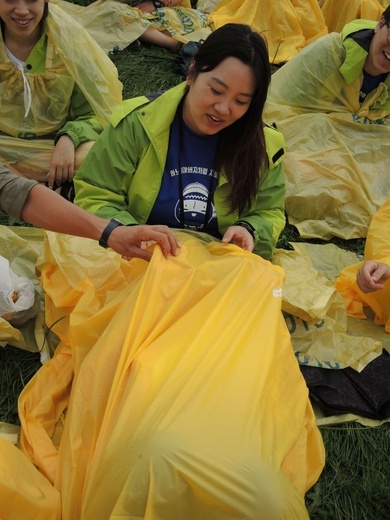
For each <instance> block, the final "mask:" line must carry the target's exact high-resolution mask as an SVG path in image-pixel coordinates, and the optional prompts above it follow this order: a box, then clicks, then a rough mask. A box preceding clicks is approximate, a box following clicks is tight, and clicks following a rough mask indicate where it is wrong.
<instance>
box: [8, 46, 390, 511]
mask: <svg viewBox="0 0 390 520" xmlns="http://www.w3.org/2000/svg"><path fill="white" fill-rule="evenodd" d="M110 57H111V59H112V60H113V62H114V63H115V64H116V66H117V67H118V71H119V77H120V79H121V80H122V82H123V84H124V98H129V97H133V96H138V95H142V94H147V93H150V92H156V91H160V90H165V89H167V88H170V87H172V86H174V85H176V84H177V83H179V82H180V81H182V80H183V79H184V77H183V76H180V75H179V74H177V73H175V72H174V67H175V64H176V58H175V56H174V55H173V54H171V53H169V52H168V51H166V50H164V49H158V48H152V47H146V46H141V48H139V49H137V48H132V49H128V50H125V51H122V52H120V53H118V54H111V56H110ZM0 224H4V225H18V224H20V223H19V222H17V221H15V220H14V219H10V218H9V217H6V216H0ZM291 241H301V239H300V238H299V235H298V233H297V231H296V229H295V228H294V227H293V226H290V225H287V226H286V229H285V230H284V232H283V234H282V236H281V238H280V240H279V243H278V246H279V247H284V248H288V247H289V246H288V242H291ZM316 242H317V243H318V242H320V243H321V241H316ZM333 242H334V243H336V244H337V245H338V246H339V247H342V248H344V249H348V250H352V251H356V252H358V253H362V252H363V249H364V240H362V239H359V240H350V241H343V240H340V239H335V240H333ZM39 366H40V363H39V355H38V354H31V353H28V352H24V351H20V350H18V349H15V348H12V347H6V348H4V349H1V348H0V421H7V422H11V423H18V417H17V398H18V395H19V393H20V391H21V389H22V388H23V386H24V385H25V384H26V382H27V381H28V380H29V378H30V377H31V376H32V375H33V374H34V373H35V372H36V370H38V368H39ZM321 432H322V435H323V439H324V443H325V448H326V452H327V463H326V467H325V470H324V471H323V473H322V475H321V477H320V479H319V481H318V483H317V484H316V485H315V486H314V487H313V488H312V489H311V490H310V491H309V492H308V494H307V497H306V502H307V507H308V511H309V514H310V518H311V520H387V519H390V459H389V453H390V425H389V424H385V425H383V426H380V427H378V428H364V427H361V426H359V425H358V424H355V423H353V424H344V425H341V426H335V427H332V428H330V427H326V428H321Z"/></svg>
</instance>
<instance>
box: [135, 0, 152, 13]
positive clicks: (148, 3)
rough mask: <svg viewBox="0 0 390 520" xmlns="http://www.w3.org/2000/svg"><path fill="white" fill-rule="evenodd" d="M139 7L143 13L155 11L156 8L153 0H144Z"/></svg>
mask: <svg viewBox="0 0 390 520" xmlns="http://www.w3.org/2000/svg"><path fill="white" fill-rule="evenodd" d="M137 9H139V10H140V11H142V12H143V13H153V12H154V11H155V10H156V8H155V7H154V3H153V2H152V0H143V2H141V3H139V4H138V5H137Z"/></svg>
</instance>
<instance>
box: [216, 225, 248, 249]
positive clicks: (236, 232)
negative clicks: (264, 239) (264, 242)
mask: <svg viewBox="0 0 390 520" xmlns="http://www.w3.org/2000/svg"><path fill="white" fill-rule="evenodd" d="M222 242H223V243H225V244H228V243H229V242H233V244H235V245H236V246H239V247H241V248H242V249H244V251H249V252H250V253H252V251H253V248H254V247H255V244H254V241H253V237H252V235H251V234H250V233H249V231H248V230H247V229H245V228H244V227H242V226H230V227H229V228H228V229H227V231H226V233H225V234H224V235H223V237H222Z"/></svg>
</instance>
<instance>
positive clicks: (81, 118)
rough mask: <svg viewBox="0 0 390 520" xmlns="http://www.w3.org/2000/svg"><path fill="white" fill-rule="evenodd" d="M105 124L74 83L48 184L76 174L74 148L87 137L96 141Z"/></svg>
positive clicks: (55, 149) (51, 184) (52, 159)
mask: <svg viewBox="0 0 390 520" xmlns="http://www.w3.org/2000/svg"><path fill="white" fill-rule="evenodd" d="M102 130H103V127H102V125H101V124H100V123H99V121H98V119H97V118H96V116H95V114H94V113H93V110H92V108H91V106H90V104H89V103H88V101H87V99H86V98H85V96H84V94H83V93H82V92H81V90H80V89H79V87H78V86H77V85H75V87H74V89H73V93H72V98H71V102H70V108H69V114H68V120H67V121H66V122H65V124H64V125H63V126H62V127H61V128H60V129H59V131H58V132H57V135H56V138H55V146H54V151H53V155H52V158H51V162H50V169H49V173H48V186H49V187H50V188H52V187H53V185H54V183H56V184H57V185H58V186H60V185H61V184H63V183H64V182H67V181H71V180H72V179H73V177H74V174H75V170H74V163H75V150H76V148H78V146H80V145H81V144H83V143H85V142H87V141H96V139H97V138H98V136H99V134H100V133H101V132H102Z"/></svg>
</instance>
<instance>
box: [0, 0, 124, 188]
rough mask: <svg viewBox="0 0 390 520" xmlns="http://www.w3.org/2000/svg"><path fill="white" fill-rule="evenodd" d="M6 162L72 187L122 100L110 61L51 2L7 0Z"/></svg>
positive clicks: (3, 10)
mask: <svg viewBox="0 0 390 520" xmlns="http://www.w3.org/2000/svg"><path fill="white" fill-rule="evenodd" d="M0 24H1V34H0V96H1V107H0V161H1V162H3V163H5V164H6V165H7V166H8V167H9V169H10V170H11V171H12V172H13V173H15V174H17V175H19V176H23V177H28V178H32V179H35V180H38V181H39V182H42V183H46V182H47V183H48V185H49V186H50V187H53V186H54V184H57V185H61V184H63V183H64V182H66V181H70V180H71V179H72V178H73V176H74V173H75V171H76V170H77V168H78V166H79V165H80V163H81V162H82V160H83V158H84V157H85V155H86V153H87V151H88V150H89V148H90V147H91V146H92V144H93V142H94V141H95V140H96V138H97V136H98V135H99V133H100V132H101V131H102V129H103V126H104V125H105V124H106V123H107V121H108V117H109V115H110V114H111V112H112V110H113V108H114V107H115V105H116V104H118V103H120V101H121V99H122V85H121V83H120V82H119V80H118V77H117V71H116V69H115V67H114V65H113V64H112V62H111V60H110V59H109V58H108V57H107V56H106V55H105V53H104V52H103V51H102V50H101V49H100V48H99V46H98V45H97V44H96V43H95V42H94V41H93V40H92V38H91V37H90V36H89V35H88V34H87V32H86V31H85V30H84V29H83V28H82V27H81V26H80V25H78V24H77V22H75V21H74V20H72V19H71V18H70V17H69V16H68V15H66V14H65V13H64V12H63V11H62V10H61V9H60V8H58V7H57V6H55V5H50V6H49V4H48V3H47V2H46V1H45V0H0Z"/></svg>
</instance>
